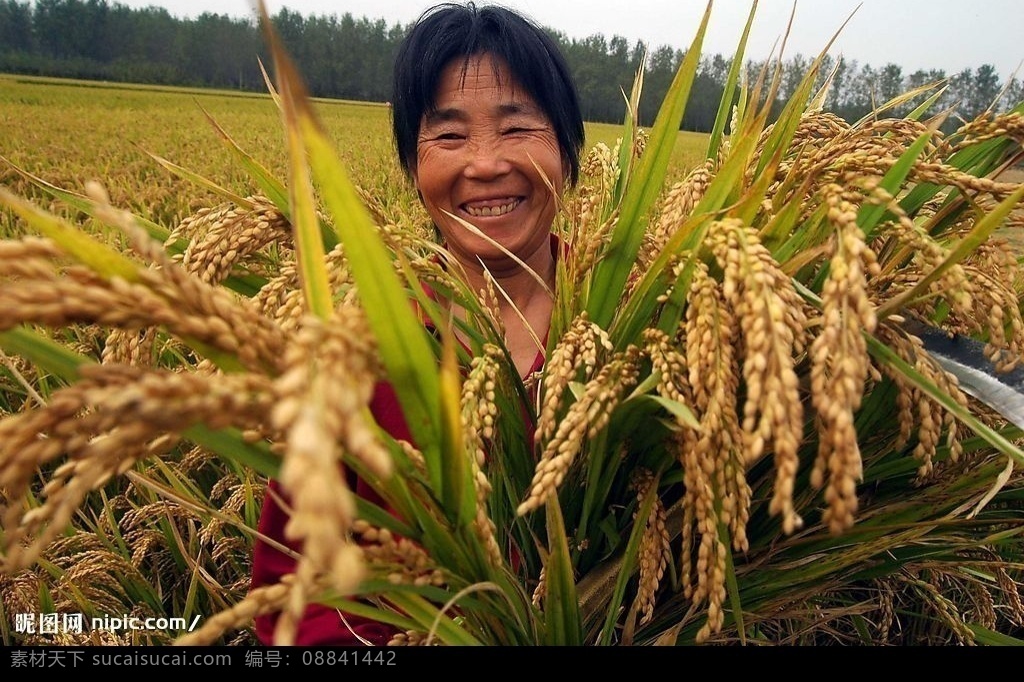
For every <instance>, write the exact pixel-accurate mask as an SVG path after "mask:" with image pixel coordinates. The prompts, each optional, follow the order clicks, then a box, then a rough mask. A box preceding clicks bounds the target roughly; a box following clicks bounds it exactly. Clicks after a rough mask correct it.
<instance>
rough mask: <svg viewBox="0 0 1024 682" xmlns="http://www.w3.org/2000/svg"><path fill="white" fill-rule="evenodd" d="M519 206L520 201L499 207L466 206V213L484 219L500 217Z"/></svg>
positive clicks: (514, 200)
mask: <svg viewBox="0 0 1024 682" xmlns="http://www.w3.org/2000/svg"><path fill="white" fill-rule="evenodd" d="M518 205H519V200H518V199H513V200H512V201H509V202H508V203H504V204H499V205H498V206H469V205H467V206H466V213H468V214H469V215H471V216H473V217H475V218H482V217H486V216H498V215H505V214H506V213H508V212H509V211H511V210H513V209H514V208H515V207H516V206H518Z"/></svg>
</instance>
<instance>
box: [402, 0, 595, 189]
mask: <svg viewBox="0 0 1024 682" xmlns="http://www.w3.org/2000/svg"><path fill="white" fill-rule="evenodd" d="M482 53H487V54H490V55H492V56H495V57H500V58H501V59H502V60H504V62H505V63H506V64H507V65H508V69H509V71H510V72H511V74H512V76H513V78H515V80H516V81H517V83H518V84H519V85H520V86H521V87H523V88H524V89H525V90H526V93H527V94H528V95H530V97H531V98H532V99H533V101H534V102H536V103H537V106H539V107H540V108H541V110H542V111H543V112H544V113H545V114H546V115H547V117H548V119H550V121H551V123H552V125H553V126H554V128H555V134H556V136H557V137H558V145H559V147H560V148H561V150H562V156H563V159H564V161H565V162H566V164H567V166H568V168H569V174H568V175H569V177H568V179H569V182H570V183H571V184H575V183H576V180H577V179H578V177H579V169H580V150H581V149H582V148H583V114H582V113H581V111H580V104H579V96H578V94H577V92H576V84H575V83H574V82H573V79H572V74H571V73H570V71H569V66H568V64H567V63H566V61H565V58H564V57H563V56H562V54H561V52H560V51H559V49H558V46H557V45H556V44H555V42H554V41H553V40H552V39H551V38H550V37H549V36H548V35H547V33H545V32H544V30H543V29H542V28H540V27H539V26H537V25H536V24H534V23H533V22H532V21H530V20H529V19H527V18H525V17H523V16H521V15H519V14H517V13H515V12H513V11H512V10H510V9H507V8H505V7H501V6H499V5H485V6H481V7H477V6H476V5H475V4H474V3H472V2H469V3H467V4H464V5H463V4H457V3H444V4H441V5H436V6H435V7H432V8H430V9H428V10H427V11H425V12H424V13H423V14H422V15H420V18H419V19H417V20H416V22H415V23H414V24H413V26H412V28H411V29H410V30H409V32H408V34H407V35H406V37H405V39H404V40H403V41H402V44H401V45H400V46H399V48H398V54H397V56H396V58H395V68H394V80H393V83H392V86H393V89H392V99H391V125H392V132H393V134H394V141H395V147H396V149H397V151H398V159H399V162H400V163H401V165H402V169H403V170H404V171H405V172H406V174H408V175H412V172H413V170H414V169H415V167H416V143H417V138H418V136H419V130H420V122H421V121H422V119H423V115H424V114H426V113H429V112H430V111H431V110H432V109H433V108H434V106H435V99H434V98H435V96H436V93H437V86H438V83H439V82H440V80H441V72H442V71H443V70H444V68H445V67H446V66H448V65H449V64H450V63H451V62H452V61H453V60H456V59H461V60H463V63H464V65H465V64H468V62H469V60H470V58H471V57H473V56H474V55H479V54H482Z"/></svg>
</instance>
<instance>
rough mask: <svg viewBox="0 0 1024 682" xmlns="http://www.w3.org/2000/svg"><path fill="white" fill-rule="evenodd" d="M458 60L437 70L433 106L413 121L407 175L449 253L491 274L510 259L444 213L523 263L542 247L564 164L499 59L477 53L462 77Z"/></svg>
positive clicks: (537, 112)
mask: <svg viewBox="0 0 1024 682" xmlns="http://www.w3.org/2000/svg"><path fill="white" fill-rule="evenodd" d="M462 66H463V63H462V61H461V60H456V61H453V62H452V63H450V64H449V65H448V66H447V67H446V68H445V70H444V71H443V72H442V74H441V80H440V83H439V85H438V89H437V93H436V101H435V103H436V106H435V109H434V111H433V112H431V113H428V114H426V115H424V117H423V120H422V121H421V122H420V131H419V138H418V142H417V147H416V168H415V170H414V172H413V180H414V181H415V183H416V188H417V189H418V190H419V192H420V195H421V197H422V199H423V203H424V205H425V206H426V209H427V212H428V213H429V214H430V217H431V218H432V219H433V220H434V223H435V224H436V225H437V227H438V229H439V230H440V232H441V235H442V237H443V238H444V240H445V243H446V245H447V247H448V249H449V251H451V252H452V253H453V255H455V257H456V258H458V259H459V261H460V262H461V263H463V264H464V265H467V266H470V267H474V268H477V269H478V268H479V261H480V260H482V261H483V262H484V263H485V264H486V265H487V266H488V268H490V269H491V270H492V271H493V272H495V273H498V272H499V271H501V270H507V269H509V268H513V267H516V266H514V265H513V263H514V261H512V260H511V259H509V258H508V256H506V255H505V254H504V253H503V252H502V251H501V250H500V249H498V248H496V247H495V246H493V245H492V244H491V243H489V242H488V240H486V239H483V238H481V237H479V236H477V235H475V234H473V233H472V232H471V231H470V230H469V229H467V228H466V227H465V226H463V225H461V224H459V222H458V221H457V220H454V219H452V218H451V217H450V216H449V215H447V213H451V214H453V215H455V216H457V217H458V218H460V219H462V220H464V221H466V222H468V223H471V224H472V225H474V226H476V227H477V228H478V229H479V230H480V231H481V232H483V233H484V234H485V235H487V236H488V237H489V238H490V239H492V240H494V241H495V242H497V243H499V244H501V245H502V246H503V247H504V248H505V249H507V250H508V251H511V252H512V253H513V254H515V255H516V256H517V257H518V258H519V259H521V260H523V261H526V262H528V263H529V262H531V260H532V258H531V257H533V256H537V255H542V254H544V253H545V252H544V251H541V250H542V249H547V250H549V249H550V245H549V235H550V232H551V223H552V221H553V220H554V217H555V212H556V210H557V200H556V195H557V196H561V194H562V188H563V185H564V181H565V180H564V179H565V169H564V168H563V165H562V153H561V149H560V148H559V146H558V138H557V136H556V135H555V130H554V128H553V126H552V125H551V121H549V120H548V117H547V116H546V115H545V114H544V112H543V111H542V110H541V109H540V108H539V107H538V106H537V105H536V104H535V103H534V101H533V99H532V98H530V96H529V95H527V94H526V93H525V92H524V91H523V90H522V88H521V87H519V86H518V84H517V83H516V82H515V80H514V79H513V77H512V75H511V73H510V72H509V70H508V67H507V66H506V65H505V63H504V62H503V61H502V60H500V59H497V58H492V57H491V56H490V55H480V56H475V57H472V58H471V59H470V60H469V63H468V65H467V68H466V70H465V75H464V76H463V68H462ZM545 178H546V180H545ZM549 182H550V184H551V186H552V187H554V192H552V189H551V187H549V185H548V183H549Z"/></svg>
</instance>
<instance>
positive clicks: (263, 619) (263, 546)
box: [250, 352, 544, 646]
mask: <svg viewBox="0 0 1024 682" xmlns="http://www.w3.org/2000/svg"><path fill="white" fill-rule="evenodd" d="M543 365H544V353H542V352H541V353H538V354H537V358H536V360H534V366H533V368H532V369H531V372H533V371H538V370H539V369H540V368H541V367H543ZM370 411H371V412H372V413H373V415H374V418H375V419H376V420H377V423H378V424H379V425H380V427H381V428H382V429H384V430H385V431H387V432H388V433H389V434H391V435H392V436H393V437H394V438H395V439H397V440H406V441H409V442H412V435H411V434H410V432H409V427H408V425H407V424H406V421H405V417H404V416H403V414H402V410H401V407H400V406H399V403H398V397H397V396H396V395H395V391H394V389H393V388H392V386H391V385H390V384H388V383H378V384H377V387H376V390H375V391H374V395H373V399H372V400H371V402H370ZM528 432H529V430H528ZM355 492H356V494H357V495H359V496H360V497H362V498H364V499H366V500H369V501H371V502H374V503H375V504H378V505H380V506H384V503H383V500H382V499H381V498H380V496H379V495H377V493H376V492H375V491H374V490H373V489H372V488H370V486H368V485H366V484H365V483H364V482H363V481H362V480H359V479H356V480H355ZM278 497H282V498H283V497H284V493H283V491H282V490H281V487H280V484H279V483H278V482H277V481H273V480H272V481H270V486H269V490H268V492H267V496H266V498H265V499H264V502H263V510H262V512H261V514H260V522H259V531H260V533H261V534H263V535H265V536H267V537H270V538H273V539H275V540H277V541H278V542H281V543H282V544H285V545H287V546H288V547H291V548H292V549H293V550H295V551H297V552H298V551H300V550H301V546H300V545H299V544H298V543H295V542H293V541H289V540H287V539H285V535H284V528H285V526H286V525H287V523H288V513H287V511H285V509H284V508H283V507H282V506H281V505H280V504H279V503H278V501H277V498H278ZM294 571H295V559H293V558H292V557H291V556H289V555H287V554H285V553H284V552H281V551H280V550H278V549H276V548H274V547H272V546H270V545H268V544H267V543H265V542H263V541H262V540H260V539H257V540H256V543H255V546H254V548H253V559H252V582H251V584H250V589H253V588H256V587H261V586H266V585H274V584H276V583H278V582H280V581H281V577H282V576H284V575H287V574H289V573H293V572H294ZM279 615H280V614H279V613H267V614H263V615H260V616H256V637H257V638H258V639H259V640H260V642H262V643H263V644H267V645H272V644H273V640H274V627H275V626H276V625H277V618H278V616H279ZM344 618H345V620H344V621H343V620H342V614H341V612H340V611H338V610H337V609H334V608H331V607H328V606H323V605H321V604H310V605H308V606H307V607H306V611H305V613H304V614H303V616H302V619H301V620H300V621H299V625H298V632H297V634H296V638H295V644H297V645H299V646H362V645H363V644H364V641H363V640H366V641H368V642H370V643H371V644H374V645H377V646H384V645H385V644H387V642H388V640H390V639H391V637H392V635H394V634H395V629H394V628H393V627H391V626H390V625H386V624H384V623H378V622H376V621H372V620H369V619H366V618H359V617H356V616H352V615H346V616H345V617H344ZM346 621H347V623H348V625H346V624H345V622H346Z"/></svg>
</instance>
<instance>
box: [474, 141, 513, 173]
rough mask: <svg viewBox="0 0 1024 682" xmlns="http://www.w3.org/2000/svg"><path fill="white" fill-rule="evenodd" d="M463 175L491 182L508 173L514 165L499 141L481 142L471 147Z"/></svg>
mask: <svg viewBox="0 0 1024 682" xmlns="http://www.w3.org/2000/svg"><path fill="white" fill-rule="evenodd" d="M468 152H469V154H468V158H467V159H466V167H465V169H464V170H463V173H464V174H465V176H466V177H467V178H472V179H474V180H489V179H492V178H495V177H499V176H501V175H504V174H505V173H508V172H509V171H510V170H511V169H512V164H511V162H510V161H509V160H508V155H507V154H506V153H505V151H504V150H503V147H502V145H501V144H500V143H499V142H498V141H491V140H486V141H481V142H476V143H474V144H471V145H469V149H468Z"/></svg>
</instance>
